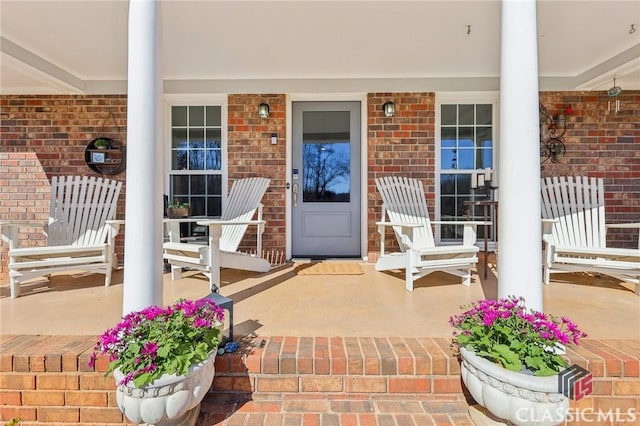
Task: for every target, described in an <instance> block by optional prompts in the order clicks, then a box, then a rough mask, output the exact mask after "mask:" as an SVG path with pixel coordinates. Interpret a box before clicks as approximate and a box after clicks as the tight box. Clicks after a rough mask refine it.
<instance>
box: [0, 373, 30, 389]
mask: <svg viewBox="0 0 640 426" xmlns="http://www.w3.org/2000/svg"><path fill="white" fill-rule="evenodd" d="M35 388H36V376H35V374H23V373H5V374H2V375H0V389H19V390H34V389H35Z"/></svg>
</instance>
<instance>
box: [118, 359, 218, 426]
mask: <svg viewBox="0 0 640 426" xmlns="http://www.w3.org/2000/svg"><path fill="white" fill-rule="evenodd" d="M215 357H216V352H215V351H213V352H212V353H211V355H210V356H209V358H207V359H205V360H204V361H202V362H200V363H198V364H194V365H192V366H191V367H189V372H188V373H187V374H186V375H180V376H177V375H175V374H165V375H163V376H160V377H159V378H158V379H156V380H155V381H154V382H152V383H149V384H148V385H146V386H145V387H143V388H136V387H134V386H133V383H131V382H130V383H129V384H127V385H124V386H120V385H118V386H117V388H116V403H117V404H118V408H120V411H122V413H123V414H124V415H125V416H126V417H127V418H128V419H129V420H130V421H132V422H133V423H147V424H149V425H172V426H178V425H180V426H182V425H185V426H186V425H193V424H195V421H196V419H197V418H198V412H199V404H200V402H201V401H202V399H203V398H204V397H205V395H206V394H207V392H208V391H209V388H211V383H212V382H213V376H214V374H215V363H214V361H215ZM113 377H114V378H115V380H116V383H118V382H119V381H120V380H122V379H123V378H124V374H122V372H120V370H118V369H116V370H114V372H113Z"/></svg>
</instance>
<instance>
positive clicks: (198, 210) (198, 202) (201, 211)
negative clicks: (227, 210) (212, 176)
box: [189, 197, 207, 216]
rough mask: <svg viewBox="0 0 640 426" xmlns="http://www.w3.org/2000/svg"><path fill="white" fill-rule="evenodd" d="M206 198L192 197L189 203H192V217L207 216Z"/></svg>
mask: <svg viewBox="0 0 640 426" xmlns="http://www.w3.org/2000/svg"><path fill="white" fill-rule="evenodd" d="M205 201H206V198H205V197H191V198H190V199H189V202H190V203H191V215H192V216H205V215H206V214H207V212H206V211H205Z"/></svg>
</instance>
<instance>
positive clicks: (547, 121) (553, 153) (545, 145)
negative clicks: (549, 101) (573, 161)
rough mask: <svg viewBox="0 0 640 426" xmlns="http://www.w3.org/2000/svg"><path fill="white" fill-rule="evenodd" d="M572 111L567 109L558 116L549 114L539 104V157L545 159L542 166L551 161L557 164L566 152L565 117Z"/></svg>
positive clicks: (569, 108)
mask: <svg viewBox="0 0 640 426" xmlns="http://www.w3.org/2000/svg"><path fill="white" fill-rule="evenodd" d="M572 112H573V110H572V109H571V107H567V108H565V109H564V110H563V112H561V113H560V114H549V113H548V112H547V108H546V107H545V106H544V105H542V104H540V156H541V157H545V158H544V159H542V161H541V163H540V164H541V166H540V168H541V169H544V167H543V166H542V164H544V163H546V162H547V161H549V160H551V162H552V163H557V162H558V159H560V157H562V156H563V155H564V153H565V151H566V147H565V146H564V141H563V139H564V134H565V133H566V132H567V115H569V114H571V113H572Z"/></svg>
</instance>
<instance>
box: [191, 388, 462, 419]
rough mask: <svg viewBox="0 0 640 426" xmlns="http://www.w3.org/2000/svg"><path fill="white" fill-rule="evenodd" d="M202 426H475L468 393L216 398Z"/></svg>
mask: <svg viewBox="0 0 640 426" xmlns="http://www.w3.org/2000/svg"><path fill="white" fill-rule="evenodd" d="M196 425H197V426H214V425H215V426H231V425H265V426H279V425H287V426H297V425H300V426H304V425H323V426H349V425H419V426H423V425H424V426H427V425H457V426H462V425H464V426H469V425H473V422H472V421H471V417H470V416H469V414H468V403H467V402H466V400H465V398H464V397H463V396H462V395H400V394H395V395H392V394H357V393H350V394H346V393H342V394H340V393H338V394H328V393H312V392H307V393H274V392H272V393H264V394H261V393H255V394H253V395H251V397H250V398H249V399H245V398H243V397H241V396H239V395H235V396H234V395H230V394H212V395H210V396H208V397H207V398H206V399H205V400H204V401H203V402H202V404H201V407H200V416H199V418H198V422H197V424H196Z"/></svg>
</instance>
